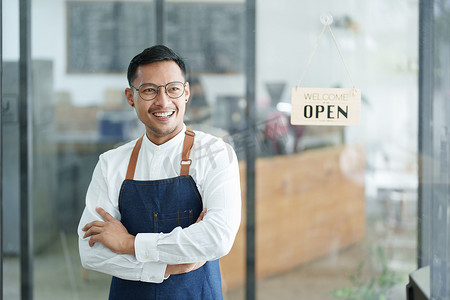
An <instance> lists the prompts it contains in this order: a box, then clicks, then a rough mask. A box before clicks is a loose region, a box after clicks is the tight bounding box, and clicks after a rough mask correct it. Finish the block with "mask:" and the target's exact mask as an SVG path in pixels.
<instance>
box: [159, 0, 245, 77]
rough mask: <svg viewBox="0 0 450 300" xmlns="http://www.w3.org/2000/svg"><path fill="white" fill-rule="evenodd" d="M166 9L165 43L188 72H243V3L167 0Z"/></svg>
mask: <svg viewBox="0 0 450 300" xmlns="http://www.w3.org/2000/svg"><path fill="white" fill-rule="evenodd" d="M166 12H167V15H166V22H165V28H164V30H165V42H166V44H167V45H168V46H169V47H171V48H172V49H174V50H175V51H177V52H179V53H181V55H182V56H183V58H185V60H186V63H187V66H188V69H189V71H190V72H194V73H195V72H214V73H224V72H232V73H241V72H244V70H245V62H244V60H245V40H244V37H245V6H244V5H243V4H236V3H232V4H227V3H217V4H216V3H180V2H179V3H177V2H168V3H166Z"/></svg>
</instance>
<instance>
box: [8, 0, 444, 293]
mask: <svg viewBox="0 0 450 300" xmlns="http://www.w3.org/2000/svg"><path fill="white" fill-rule="evenodd" d="M18 2H19V1H18V0H15V1H7V2H6V3H5V2H4V3H3V9H2V14H3V15H2V20H3V26H2V39H3V61H2V64H3V67H2V71H3V81H2V131H3V135H2V145H3V149H2V154H3V157H2V163H3V169H2V172H3V177H2V185H3V195H2V197H3V207H4V209H3V211H4V215H3V219H2V220H3V224H2V226H3V237H2V238H3V242H4V244H3V245H4V249H3V250H4V257H3V258H4V260H3V272H4V274H3V289H4V290H3V293H4V294H3V296H4V297H5V298H7V299H19V298H20V296H19V295H20V276H19V274H20V261H19V257H18V253H19V247H20V241H19V238H18V236H19V227H20V226H19V225H20V210H19V200H18V199H19V195H20V187H19V176H20V174H19V161H20V157H19V138H18V137H19V134H18V132H19V126H20V122H19V118H18V113H19V110H20V107H19V104H18V94H19V85H18V58H19V30H18V28H19V12H18V7H19V3H18ZM436 3H437V4H436V10H435V11H434V14H435V15H434V18H435V19H434V22H435V23H434V27H433V28H434V34H435V35H434V36H435V40H434V43H433V45H434V47H435V49H434V52H433V53H434V54H435V57H434V69H433V70H430V72H432V73H430V74H434V77H433V78H434V83H433V85H430V86H429V88H430V90H431V91H432V92H433V93H434V96H433V97H432V98H427V99H425V100H420V102H419V82H420V81H419V71H422V70H419V46H420V45H419V14H418V12H419V3H418V1H410V0H401V1H395V2H392V1H388V0H380V1H371V2H367V1H365V2H364V1H354V0H343V1H340V2H339V3H337V2H336V1H332V0H324V1H321V2H311V1H296V0H280V1H261V0H260V1H256V11H255V14H256V15H255V17H256V31H255V32H254V34H255V38H256V45H255V48H256V51H255V54H254V56H253V57H246V48H245V47H246V41H247V38H248V37H246V26H248V25H249V24H248V22H249V20H247V19H246V5H245V1H244V0H234V1H228V2H224V1H216V0H208V1H188V0H183V1H169V0H168V1H164V0H155V1H131V2H129V1H109V0H92V1H72V0H67V1H59V0H46V1H32V6H31V9H32V10H31V19H32V32H31V41H32V62H31V73H32V74H31V76H32V82H33V84H32V90H31V94H32V97H31V98H32V101H33V121H32V129H31V134H32V136H33V156H32V162H33V168H32V170H30V172H32V173H31V176H32V178H33V188H32V191H31V194H32V199H33V231H34V249H33V264H34V285H33V289H34V290H33V295H34V298H36V299H69V298H73V299H82V298H86V299H92V298H98V299H106V298H107V297H108V293H109V285H110V281H111V276H109V275H105V274H102V273H99V272H96V271H91V270H89V271H88V270H85V269H83V268H82V266H81V263H80V258H79V253H78V245H77V243H78V236H77V233H76V228H77V225H78V222H79V219H80V216H81V213H82V211H83V208H84V205H85V195H86V191H87V188H88V185H89V183H90V181H91V178H92V172H93V170H94V167H95V165H96V164H97V161H98V157H99V155H100V154H101V153H103V152H105V151H107V150H109V149H111V148H114V147H117V146H118V145H121V144H123V143H125V142H127V141H130V140H132V139H135V138H137V137H139V136H140V135H142V134H143V132H144V128H143V126H142V124H141V123H140V122H139V121H138V119H137V117H136V114H135V111H134V109H133V108H132V107H130V106H129V105H128V103H127V101H126V99H125V95H124V90H125V88H127V87H128V82H127V79H126V69H127V67H128V63H129V61H130V60H131V58H132V57H133V56H134V55H135V54H137V53H138V52H140V51H142V50H143V49H144V48H146V47H148V46H151V45H153V44H156V43H159V42H160V41H159V39H162V41H161V42H162V43H164V44H166V45H167V46H169V47H171V48H173V49H174V50H175V51H176V52H177V53H179V54H180V55H181V56H182V57H183V58H184V59H185V61H186V63H187V70H188V78H187V80H188V82H189V84H190V89H191V99H190V101H189V102H188V104H187V109H186V115H185V118H184V122H185V124H186V125H188V126H189V127H191V128H192V129H194V130H200V131H204V132H207V133H210V134H212V135H215V136H219V137H221V138H222V139H223V140H225V141H226V142H228V143H229V144H231V145H232V146H233V148H234V149H235V151H236V153H237V157H238V159H239V168H240V175H241V189H242V208H243V211H242V223H241V227H240V229H239V232H238V234H237V237H236V240H235V243H234V246H233V248H232V249H231V251H230V253H229V254H228V255H226V256H225V257H223V258H221V260H220V265H221V272H222V286H223V291H224V298H225V299H236V300H237V299H244V298H245V292H246V291H245V289H246V285H245V274H246V271H245V270H246V257H245V256H246V252H245V247H246V246H245V240H246V239H245V238H246V237H245V234H246V233H245V228H246V227H245V226H246V219H245V216H246V199H245V198H246V190H247V188H249V187H247V186H246V185H247V181H246V165H247V162H246V155H245V149H246V147H247V145H248V144H251V145H252V146H254V148H255V151H256V153H254V154H255V157H256V161H255V163H256V174H255V180H256V181H255V206H256V210H255V224H256V228H255V229H256V235H255V247H256V248H255V249H256V252H255V257H256V278H257V283H256V295H257V299H274V298H277V299H280V300H281V299H297V298H301V299H364V297H365V296H367V295H378V296H380V297H383V296H385V297H387V299H403V298H405V286H406V284H407V283H408V280H409V278H408V275H409V274H410V273H411V272H413V271H414V270H416V269H417V268H418V267H422V266H425V265H428V264H431V265H432V257H438V258H439V261H438V262H439V263H440V262H442V261H445V259H447V256H448V253H449V248H448V246H447V244H445V245H440V244H437V242H436V241H437V240H441V238H442V239H444V238H445V234H444V235H443V236H439V235H438V234H437V232H438V231H436V228H444V227H445V228H447V227H448V220H447V219H446V218H440V217H439V215H437V213H438V212H439V211H440V210H439V209H438V208H437V207H435V206H433V205H435V204H439V203H441V202H442V201H443V200H446V199H448V194H449V192H448V179H449V172H448V161H449V159H448V153H449V151H448V148H449V145H448V142H447V141H448V137H449V130H448V125H446V124H447V123H448V120H447V119H448V117H447V116H448V115H449V113H450V111H449V106H448V101H446V100H448V99H447V98H448V95H447V94H448V93H447V90H448V82H450V81H449V75H448V70H449V69H450V68H449V67H450V66H449V61H450V60H449V58H448V53H449V51H448V48H449V43H448V37H447V36H448V35H446V34H445V32H447V31H448V19H449V18H448V7H447V6H446V4H445V3H444V1H436ZM160 5H162V7H163V14H161V13H160V11H159V8H161V6H160ZM325 14H330V15H332V17H333V22H332V23H331V29H332V32H333V34H334V36H331V35H330V33H329V31H328V30H326V31H325V32H324V34H323V36H322V37H321V39H320V41H319V42H318V43H317V48H315V45H316V42H317V40H318V37H319V34H320V33H321V30H322V28H323V24H322V23H321V17H322V16H324V15H325ZM5 24H8V25H7V26H5ZM427 26H429V24H428V25H427ZM446 30H447V31H446ZM160 37H161V38H160ZM333 38H335V40H336V42H337V45H338V49H337V48H336V46H335V44H334V41H333ZM425 48H426V47H425ZM426 49H427V48H426ZM428 50H430V49H428ZM312 54H314V55H312ZM311 55H312V56H311ZM341 55H342V58H341ZM249 59H252V60H253V59H254V60H255V62H256V70H255V71H256V85H255V88H256V96H255V99H254V100H255V107H256V111H255V112H252V113H254V116H255V120H252V121H254V123H255V124H256V125H255V126H254V128H251V130H249V129H248V128H247V125H248V120H247V116H248V111H247V110H248V107H249V106H248V99H246V83H247V78H246V76H247V74H246V66H247V65H248V63H249ZM342 59H343V60H342ZM421 67H422V66H421ZM304 71H305V72H304ZM303 72H304V76H303V77H302V73H303ZM348 73H350V75H351V78H349V74H348ZM301 78H302V80H301V82H300V83H299V81H300V79H301ZM353 84H354V85H355V86H356V87H357V88H359V89H360V90H361V91H362V102H361V121H360V124H359V125H356V126H304V125H292V124H291V123H290V116H291V111H292V107H291V89H292V88H294V87H295V86H298V85H300V86H301V87H323V88H337V87H342V88H352V87H353ZM421 99H422V98H421ZM427 106H428V107H431V108H430V109H431V111H430V114H429V115H428V117H427V116H426V117H425V118H422V119H420V120H421V121H420V122H419V115H420V116H422V117H423V116H424V115H423V110H422V108H424V107H427ZM418 108H419V109H418ZM446 112H448V113H446ZM430 124H432V125H430ZM427 126H429V127H427ZM424 132H427V133H430V134H431V135H426V136H422V139H420V138H419V137H420V136H421V135H422V134H423V133H424ZM421 143H422V144H421ZM427 144H429V145H432V147H431V148H430V149H429V150H430V151H431V152H430V153H429V155H430V156H429V157H428V156H427V157H425V156H423V157H420V156H421V154H423V153H418V149H419V145H427ZM420 158H421V159H420ZM428 159H429V160H428ZM438 162H439V163H438ZM427 172H428V173H427ZM424 174H428V175H430V174H431V175H430V176H432V180H433V184H431V185H424V182H420V183H419V180H418V179H419V175H421V176H423V175H424ZM438 179H439V180H438ZM441 179H442V180H441ZM250 188H251V187H250ZM426 193H429V194H432V197H433V198H432V199H433V201H434V200H435V199H437V200H436V202H433V204H432V203H431V201H430V200H427V199H425V198H423V195H425V194H426ZM439 201H440V202H439ZM441 204H443V206H442V207H441V208H443V209H446V207H445V205H446V204H445V201H443V202H442V203H441ZM418 207H419V208H420V211H418ZM427 209H428V210H427ZM444 211H446V210H444ZM418 216H419V217H420V218H418ZM418 220H419V221H420V222H421V223H420V224H419V225H420V226H419V227H418ZM418 228H419V232H418ZM433 232H434V234H435V235H433V234H432V233H433ZM445 232H447V231H445ZM447 233H448V232H447ZM425 234H429V235H428V236H429V237H430V238H429V239H428V238H422V239H419V243H420V244H418V238H417V236H420V235H422V236H423V235H425ZM418 249H419V250H421V251H422V252H420V251H419V257H418V254H417V253H418ZM435 254H436V255H437V256H435ZM418 259H419V261H422V265H419V266H418V265H417V261H418ZM444 269H445V268H444ZM447 273H448V270H443V269H442V268H437V267H436V265H435V268H434V269H432V272H431V274H432V278H441V279H442V278H445V276H446V274H447ZM433 276H435V277H433ZM442 280H444V279H442ZM442 280H441V281H439V280H437V281H436V282H441V283H443V284H444V285H445V280H444V281H442ZM436 289H438V288H436ZM445 292H448V291H444V292H443V293H445ZM435 293H436V292H435ZM436 295H438V294H436Z"/></svg>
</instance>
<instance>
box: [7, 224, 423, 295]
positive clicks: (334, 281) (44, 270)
mask: <svg viewBox="0 0 450 300" xmlns="http://www.w3.org/2000/svg"><path fill="white" fill-rule="evenodd" d="M414 223H415V222H413V223H411V224H409V225H408V224H406V225H405V224H391V225H387V224H389V222H386V220H384V219H380V218H378V219H374V220H370V219H369V221H368V225H367V237H366V238H365V240H364V241H362V242H360V243H358V244H355V245H353V246H350V247H348V248H347V249H344V250H341V251H339V252H337V253H333V254H331V255H328V256H326V257H322V258H320V259H317V260H315V261H313V262H311V263H308V264H306V265H302V266H299V267H296V268H293V269H292V270H291V271H289V272H285V273H282V274H278V275H276V276H272V277H269V278H265V279H263V280H259V281H258V282H257V292H256V295H257V299H258V300H266V299H267V300H269V299H270V300H273V299H277V300H291V299H307V300H315V299H317V300H322V299H332V297H331V291H332V290H333V289H336V288H341V287H344V286H350V285H351V283H350V281H349V279H348V277H349V276H350V275H351V274H355V272H356V269H357V267H358V265H359V264H360V263H361V262H364V267H363V271H364V272H363V276H364V277H370V276H371V274H372V275H373V274H377V273H379V271H380V269H381V267H380V266H381V264H380V261H379V260H378V259H377V256H376V254H375V252H374V249H375V247H377V246H379V247H382V249H384V253H385V254H386V257H387V259H388V262H389V267H390V269H391V270H393V271H395V272H396V273H397V274H399V275H400V277H401V282H399V284H398V285H397V286H396V287H395V288H394V289H392V290H391V291H390V292H389V295H388V299H393V300H398V299H405V298H406V297H405V285H406V283H407V280H408V273H410V272H412V271H413V270H415V269H416V265H415V261H416V259H415V255H416V235H415V231H416V230H415V226H414ZM34 271H35V277H34V291H35V292H34V299H37V300H41V299H42V300H53V299H58V300H61V299H73V300H79V299H86V300H87V299H96V300H97V299H98V300H99V299H107V297H108V289H109V281H110V277H109V276H107V275H103V274H100V273H97V272H94V271H89V272H87V277H86V273H83V271H82V268H81V266H80V260H79V257H78V248H77V239H76V237H75V236H67V237H66V236H65V235H60V237H59V239H57V240H55V244H54V245H53V246H52V247H50V248H49V249H48V250H47V251H46V252H45V253H40V254H37V255H36V257H35V262H34ZM3 285H4V299H6V300H15V299H20V297H19V290H20V285H19V262H18V258H17V257H7V258H5V264H4V282H3ZM224 298H225V300H243V299H245V289H244V288H238V289H235V290H233V291H226V292H225V293H224Z"/></svg>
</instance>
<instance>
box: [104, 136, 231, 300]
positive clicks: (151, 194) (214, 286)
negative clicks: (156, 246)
mask: <svg viewBox="0 0 450 300" xmlns="http://www.w3.org/2000/svg"><path fill="white" fill-rule="evenodd" d="M142 138H143V137H141V138H140V139H139V140H138V141H137V142H136V145H135V147H134V149H133V152H132V154H131V158H130V162H129V164H128V170H127V175H126V179H125V180H124V182H123V183H122V188H121V191H120V195H119V210H120V212H121V215H122V219H121V222H122V224H123V225H124V226H125V227H126V228H127V230H128V232H129V233H130V234H132V235H136V234H138V233H144V232H154V233H159V232H163V233H169V232H171V231H172V230H173V229H174V228H175V227H178V226H181V227H182V228H184V227H187V226H189V225H191V224H193V223H195V221H196V220H197V218H198V216H199V215H200V212H201V211H202V209H203V204H202V199H201V196H200V193H199V192H198V190H197V186H196V184H195V181H194V179H193V178H192V177H191V176H190V175H189V166H190V163H191V160H190V159H189V153H190V150H191V148H192V145H193V143H194V132H193V131H191V130H189V129H188V128H187V129H186V136H185V139H184V145H183V152H182V161H181V171H180V176H179V177H174V178H169V179H163V180H153V181H137V180H133V177H134V171H135V168H136V161H137V157H138V153H139V150H140V147H141V144H142ZM109 299H110V300H128V299H130V300H134V299H136V300H141V299H168V300H177V299H179V300H188V299H192V300H194V299H195V300H197V299H204V300H206V299H208V300H209V299H223V296H222V285H221V277H220V269H219V261H218V260H215V261H208V262H206V264H204V265H203V266H202V267H201V268H199V269H197V270H195V271H192V272H189V273H185V274H178V275H171V276H170V277H169V278H168V279H166V280H164V281H163V282H162V283H148V282H142V281H130V280H124V279H120V278H117V277H113V278H112V281H111V287H110V291H109Z"/></svg>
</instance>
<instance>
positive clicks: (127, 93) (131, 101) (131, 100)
mask: <svg viewBox="0 0 450 300" xmlns="http://www.w3.org/2000/svg"><path fill="white" fill-rule="evenodd" d="M125 97H126V98H127V102H128V104H130V106H131V107H134V94H133V90H132V89H130V88H126V89H125Z"/></svg>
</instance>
